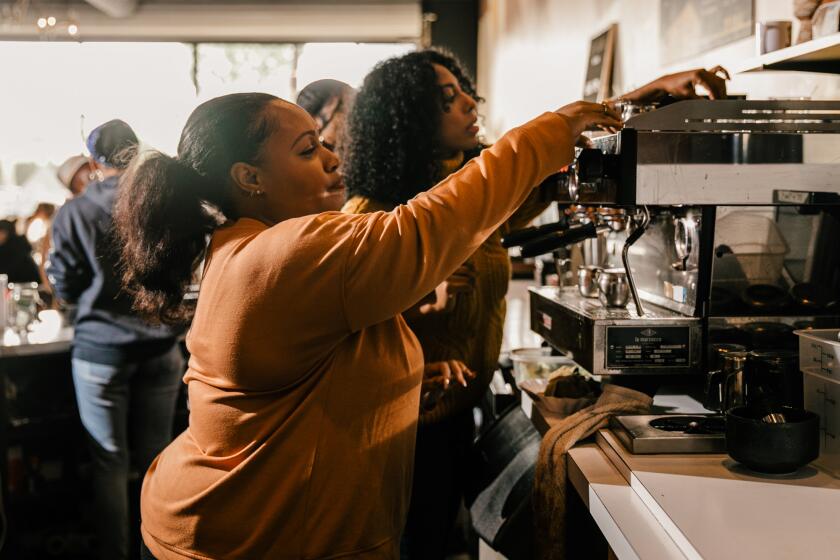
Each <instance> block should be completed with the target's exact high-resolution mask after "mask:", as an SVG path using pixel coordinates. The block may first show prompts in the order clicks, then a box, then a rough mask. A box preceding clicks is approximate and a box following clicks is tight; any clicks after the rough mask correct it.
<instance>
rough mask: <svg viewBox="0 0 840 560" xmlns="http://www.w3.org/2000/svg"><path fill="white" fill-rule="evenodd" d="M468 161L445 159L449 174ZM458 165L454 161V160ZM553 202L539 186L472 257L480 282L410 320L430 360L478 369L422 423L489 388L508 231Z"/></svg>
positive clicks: (423, 415)
mask: <svg viewBox="0 0 840 560" xmlns="http://www.w3.org/2000/svg"><path fill="white" fill-rule="evenodd" d="M462 161H463V156H461V157H460V158H458V159H457V160H449V161H444V165H443V168H444V170H445V171H446V175H449V173H451V172H453V171H455V170H456V169H457V168H458V166H459V165H460V164H461V162H462ZM453 163H454V164H455V165H452V164H453ZM548 205H549V202H546V200H545V197H544V196H543V193H542V192H541V191H540V190H539V189H534V191H533V192H532V193H531V195H530V196H529V197H528V199H527V200H526V201H525V202H524V203H523V204H522V206H520V207H519V209H517V211H516V213H515V214H514V215H513V216H511V217H510V218H509V219H508V220H507V221H506V222H505V223H504V224H502V226H501V227H500V228H499V229H497V230H496V231H494V232H493V233H492V234H491V235H490V237H488V238H487V239H486V240H485V241H484V243H482V244H481V246H480V247H479V248H478V249H477V250H476V251H475V252H474V253H473V254H472V255H470V258H469V259H467V261H466V262H467V263H469V264H470V265H472V267H473V270H475V286H474V287H473V290H472V291H470V292H469V293H464V294H459V295H458V296H456V297H455V305H454V306H453V307H452V309H451V310H449V311H447V312H442V313H433V314H429V315H416V314H415V316H414V317H412V318H411V319H407V320H406V321H407V323H408V326H409V327H411V331H412V332H413V333H414V334H415V335H416V336H417V339H418V340H419V341H420V346H421V347H422V348H423V357H424V359H425V361H426V362H427V363H431V362H440V361H444V360H460V361H462V362H464V363H465V364H466V365H467V367H469V368H470V369H471V370H472V371H474V372H475V374H476V377H475V379H472V380H471V381H470V382H469V384H468V385H467V386H466V387H462V386H461V385H460V384H458V383H452V384H450V385H449V388H448V389H447V390H446V393H444V395H443V398H441V399H440V401H439V402H438V404H437V406H435V407H434V408H433V409H431V410H424V411H421V412H420V424H421V425H425V424H434V423H436V422H440V421H441V420H444V419H446V418H450V417H452V416H454V415H455V414H458V413H460V412H462V411H464V410H466V409H468V408H471V407H473V406H476V404H478V402H479V401H480V400H481V398H482V397H483V396H484V394H485V393H486V391H487V387H488V386H489V385H490V381H491V380H492V378H493V372H494V371H495V369H496V364H497V363H498V360H499V353H500V351H501V349H502V338H503V337H504V327H505V310H506V305H505V303H506V302H505V296H506V295H507V290H508V284H509V283H510V269H511V267H510V257H509V256H508V252H507V249H505V248H504V247H502V236H503V235H504V234H505V233H507V232H509V231H513V230H517V229H520V228H523V227H525V226H527V225H528V224H529V223H530V222H531V221H532V220H533V219H534V218H536V217H537V216H539V215H540V214H541V213H542V212H543V211H544V210H545V209H546V208H547V207H548ZM393 208H394V207H393V205H390V204H386V203H382V202H378V201H376V200H372V199H369V198H366V197H362V196H354V197H352V198H351V199H350V200H348V201H347V203H346V204H345V205H344V207H343V208H342V209H341V211H342V212H347V213H350V214H365V213H368V212H377V211H380V210H382V211H386V212H387V211H390V210H393Z"/></svg>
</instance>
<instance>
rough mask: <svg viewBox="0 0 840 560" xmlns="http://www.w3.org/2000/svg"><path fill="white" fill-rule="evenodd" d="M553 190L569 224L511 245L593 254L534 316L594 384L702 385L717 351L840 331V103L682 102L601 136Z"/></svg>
mask: <svg viewBox="0 0 840 560" xmlns="http://www.w3.org/2000/svg"><path fill="white" fill-rule="evenodd" d="M558 180H559V181H561V182H562V186H563V188H561V189H560V192H561V193H562V194H561V196H559V197H558V200H557V204H558V209H561V212H560V214H561V216H563V217H564V219H562V220H560V221H559V222H557V223H554V224H547V225H543V226H539V227H532V228H528V229H526V230H522V231H519V232H514V233H513V234H511V235H509V236H508V237H507V238H506V239H505V243H506V244H507V245H508V246H519V247H521V253H522V255H523V256H525V257H528V256H537V255H541V254H545V253H549V252H552V251H562V250H564V249H567V248H569V247H573V246H577V247H580V246H581V245H582V244H583V245H585V244H590V249H591V250H589V251H584V254H585V257H586V259H589V260H590V261H591V260H593V259H595V260H596V261H597V262H586V259H584V262H582V263H581V268H579V269H578V273H579V275H580V280H581V281H580V283H579V284H578V285H572V286H559V287H552V286H543V287H538V288H532V289H531V292H530V300H531V301H530V303H531V328H532V329H533V330H534V331H535V332H537V333H538V334H539V335H541V336H542V337H543V338H544V339H545V340H546V341H547V342H548V343H549V344H550V345H551V346H553V347H555V348H556V349H557V350H559V351H562V352H564V353H570V354H571V355H572V357H573V359H574V360H575V361H576V362H577V363H579V364H580V365H581V366H582V367H584V368H585V369H587V370H588V371H589V372H591V373H592V374H595V375H602V376H617V377H616V379H620V378H622V377H624V378H626V377H629V376H657V378H659V379H663V380H665V379H668V380H676V379H688V378H689V377H692V376H694V377H695V378H696V380H697V381H699V380H701V379H704V378H705V375H706V373H707V372H708V371H710V369H712V368H714V367H716V365H715V364H714V361H715V360H716V357H715V355H714V353H712V352H710V350H712V348H713V347H714V346H715V345H718V344H724V343H725V344H735V345H743V346H744V347H745V348H747V349H749V350H761V349H770V350H778V349H780V348H785V347H788V346H789V347H791V348H795V340H796V337H795V336H794V335H793V330H794V329H799V328H809V327H813V326H817V327H823V326H834V325H837V324H838V323H840V309H838V302H839V301H840V247H838V245H840V102H834V101H746V100H715V101H712V100H704V99H701V100H687V101H678V102H674V103H671V104H669V105H666V106H662V107H660V108H657V109H655V110H652V111H649V112H644V113H641V114H638V115H636V116H633V117H632V118H630V119H629V120H627V121H626V123H625V128H624V129H622V130H621V131H620V132H618V133H616V134H606V135H601V136H597V137H592V138H591V147H587V148H584V149H578V151H577V155H576V159H575V161H574V163H573V164H572V165H571V166H570V167H569V169H568V171H567V172H566V173H564V174H563V175H562V177H561V178H560V179H558ZM592 247H595V248H599V250H592ZM603 248H605V249H606V250H601V249H603ZM589 270H592V271H593V273H594V274H595V278H592V277H591V275H590V274H589V272H588V271H589ZM593 287H594V289H593ZM622 294H625V296H626V297H621V296H622ZM591 296H597V297H591ZM625 301H626V305H624V303H625Z"/></svg>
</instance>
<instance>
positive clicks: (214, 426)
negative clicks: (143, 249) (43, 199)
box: [141, 113, 573, 560]
mask: <svg viewBox="0 0 840 560" xmlns="http://www.w3.org/2000/svg"><path fill="white" fill-rule="evenodd" d="M571 140H572V139H571V138H570V133H569V128H568V126H567V124H566V121H565V119H564V118H563V117H560V116H558V115H556V114H554V113H547V114H545V115H543V116H541V117H539V118H537V119H535V120H534V121H532V122H530V123H528V124H526V125H524V126H522V127H520V128H518V129H514V130H513V131H511V132H509V133H508V134H507V135H505V136H504V137H503V138H502V139H501V140H500V141H499V142H497V143H496V145H494V146H493V147H492V148H490V149H488V150H485V151H484V153H483V154H482V155H481V156H480V157H479V158H476V159H475V160H473V161H471V162H470V163H468V164H467V165H466V166H465V167H464V168H463V169H462V170H461V171H459V172H458V173H455V174H453V175H451V176H450V177H449V178H448V179H447V180H446V181H444V182H443V183H441V184H440V185H439V186H437V187H436V188H434V189H432V190H431V191H429V192H427V193H424V194H422V195H420V196H418V197H416V198H415V199H413V200H411V201H410V202H409V203H408V204H406V205H404V206H400V207H398V208H397V209H395V210H394V211H393V212H388V213H386V212H375V213H372V214H364V215H350V214H342V213H338V212H330V213H324V214H319V215H314V216H306V217H302V218H297V219H293V220H287V221H285V222H282V223H280V224H277V225H276V226H274V227H271V228H269V227H266V226H265V225H264V224H262V223H260V222H257V221H254V220H250V219H242V220H239V221H238V222H236V223H235V224H233V225H232V226H229V227H225V228H223V229H220V230H218V231H217V232H216V233H215V234H214V235H213V239H212V240H211V243H210V247H209V250H208V260H207V264H206V268H205V274H204V278H203V280H202V285H201V292H200V295H199V299H198V305H197V309H196V314H195V318H194V320H193V324H192V327H191V330H190V333H189V335H188V338H187V346H188V348H189V350H190V353H191V359H190V363H189V369H188V370H187V373H186V375H185V377H184V379H185V381H186V383H187V384H188V386H189V397H190V424H189V428H188V429H187V430H186V431H184V432H183V433H182V434H181V435H179V436H178V437H177V438H176V439H175V440H174V441H173V442H172V443H171V444H170V445H169V446H168V447H167V448H166V449H165V450H164V451H163V452H162V453H161V454H160V455H159V456H158V457H157V459H155V461H154V462H153V463H152V466H151V467H150V468H149V471H148V472H147V474H146V478H145V480H144V483H143V492H142V502H141V511H142V519H143V525H142V533H143V540H144V542H145V543H146V545H147V546H148V547H149V549H151V551H152V554H154V555H155V556H156V557H157V558H159V559H161V560H166V559H183V558H199V559H222V558H224V559H235V558H248V559H257V558H272V559H286V558H289V559H291V558H307V559H310V558H313V559H314V558H338V557H353V558H371V559H373V558H397V557H398V541H399V536H400V533H401V531H402V526H403V523H404V521H405V514H406V511H407V506H408V499H409V492H410V484H411V475H412V472H411V469H412V461H413V453H414V439H415V432H416V425H417V411H418V406H419V393H420V379H421V375H422V366H423V358H422V352H421V349H420V347H419V344H418V342H417V339H416V338H415V336H414V335H413V334H412V333H411V330H410V329H409V328H408V326H407V325H406V324H405V322H404V321H403V320H402V318H401V317H400V315H399V313H400V312H401V311H403V310H404V309H407V308H408V307H410V306H411V305H413V304H414V303H415V302H417V301H418V300H420V299H421V298H422V297H423V296H425V295H426V294H428V293H429V292H430V291H432V290H433V289H434V287H435V286H436V285H437V284H439V283H440V282H441V281H442V280H443V279H444V278H446V277H447V276H449V275H450V274H451V273H452V272H453V271H454V270H455V269H456V268H457V267H458V266H459V265H460V264H461V263H463V262H464V261H465V260H466V259H467V258H468V257H469V256H470V255H471V254H472V253H473V252H475V250H476V248H477V247H478V246H479V245H480V244H481V243H482V242H483V241H484V239H486V238H487V236H489V235H491V234H492V233H493V232H494V231H495V230H496V229H497V228H498V227H499V226H500V225H501V224H502V223H503V222H504V221H505V220H506V219H507V218H508V217H509V216H510V214H511V213H512V212H513V210H514V209H515V208H517V207H518V206H519V205H521V204H522V202H523V201H524V200H525V198H526V197H527V196H528V194H529V192H530V191H531V188H532V187H533V186H534V185H536V184H537V183H539V182H540V181H541V180H542V179H543V178H544V177H546V176H547V175H548V174H549V173H551V172H553V171H555V170H557V169H559V168H560V167H562V166H563V165H565V164H567V163H569V162H570V161H571V159H572V154H573V150H572V143H571ZM441 231H445V232H447V233H446V235H440V234H439V232H441Z"/></svg>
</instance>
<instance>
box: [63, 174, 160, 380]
mask: <svg viewBox="0 0 840 560" xmlns="http://www.w3.org/2000/svg"><path fill="white" fill-rule="evenodd" d="M118 181H119V177H118V176H114V177H109V178H107V179H105V180H104V181H97V182H93V183H90V184H89V185H88V186H87V188H86V189H85V192H84V194H82V195H81V196H79V197H77V198H74V199H72V200H69V201H68V202H67V203H66V204H64V206H62V207H61V208H60V209H59V211H58V213H57V214H56V216H55V219H54V220H53V230H52V243H53V245H52V250H51V252H50V259H49V264H48V265H47V275H48V276H49V279H50V282H51V283H52V285H53V287H54V288H55V292H56V295H58V297H59V298H61V299H62V300H64V301H65V302H67V303H71V304H72V303H75V304H77V305H78V310H77V312H76V320H75V325H74V331H75V332H74V337H73V357H74V358H78V359H82V360H86V361H89V362H96V363H101V364H113V365H119V364H122V363H127V362H135V361H141V360H143V359H148V358H150V357H153V356H156V355H159V354H162V353H163V352H166V351H168V350H169V349H170V348H171V347H172V345H173V344H174V343H175V333H174V332H173V331H172V330H171V329H169V328H167V327H160V326H152V325H150V324H148V323H147V322H145V321H144V320H142V319H140V318H139V317H137V316H136V314H135V313H134V312H133V311H132V310H131V299H130V298H129V296H128V295H127V294H126V293H125V292H123V291H122V290H121V288H120V280H119V274H118V272H117V252H116V251H115V245H114V241H113V236H112V225H113V218H112V211H113V207H114V200H115V197H116V194H117V182H118Z"/></svg>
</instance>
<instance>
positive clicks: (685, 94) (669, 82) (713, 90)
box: [621, 66, 730, 102]
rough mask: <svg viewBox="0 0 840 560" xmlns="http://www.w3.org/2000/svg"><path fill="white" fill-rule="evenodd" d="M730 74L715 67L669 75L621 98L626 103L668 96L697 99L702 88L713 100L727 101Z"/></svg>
mask: <svg viewBox="0 0 840 560" xmlns="http://www.w3.org/2000/svg"><path fill="white" fill-rule="evenodd" d="M729 79H730V78H729V72H727V70H726V68H723V67H722V66H715V67H714V68H710V69H709V70H706V69H705V68H695V69H694V70H686V71H684V72H677V73H676V74H668V75H667V76H662V77H661V78H657V79H656V80H654V81H652V82H650V83H649V84H646V85H644V86H642V87H640V88H639V89H637V90H634V91H631V92H630V93H627V94H625V95H622V96H621V99H623V100H625V101H637V102H650V101H657V100H659V99H661V98H663V97H665V96H666V95H672V96H674V97H676V98H679V99H696V98H697V97H698V95H697V89H696V88H697V87H698V86H702V87H703V88H704V89H706V91H708V92H709V97H711V98H712V99H726V80H729Z"/></svg>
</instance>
